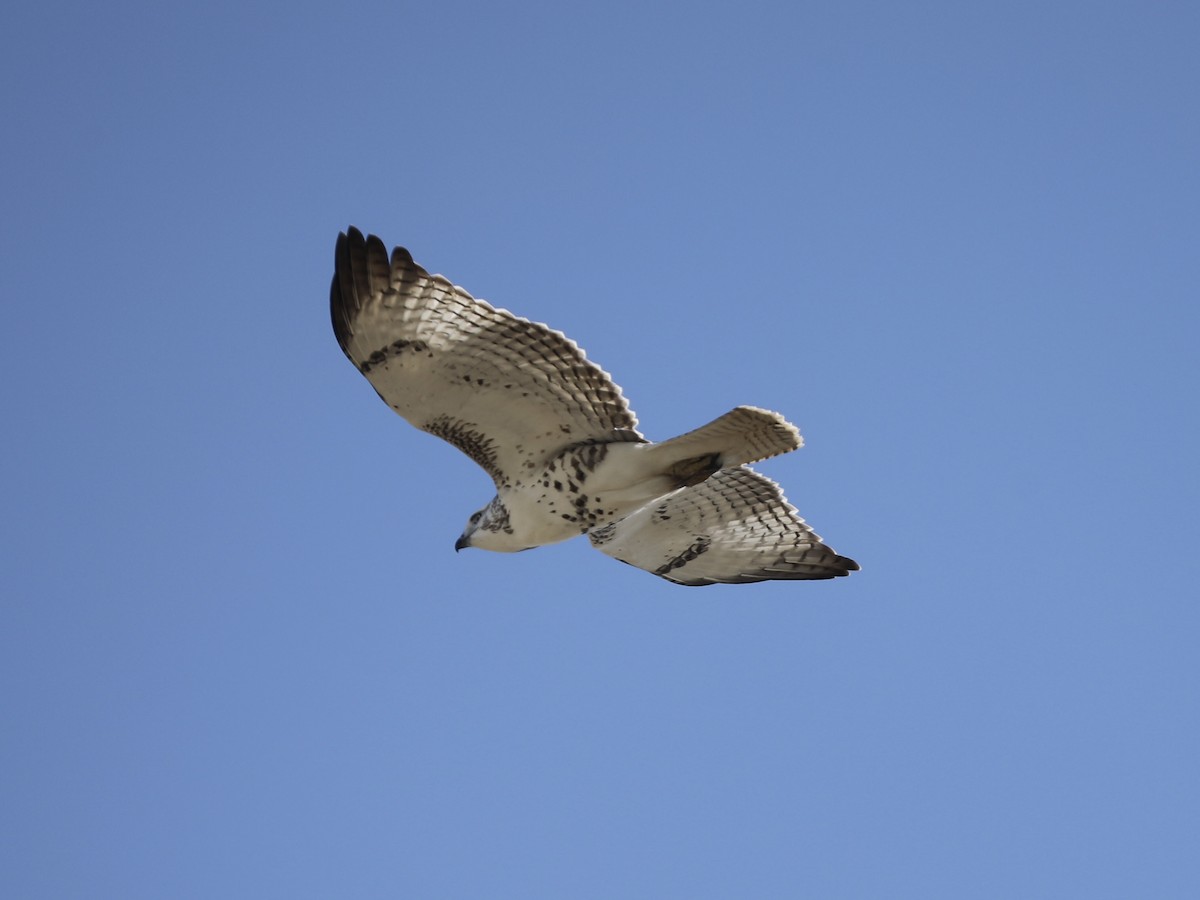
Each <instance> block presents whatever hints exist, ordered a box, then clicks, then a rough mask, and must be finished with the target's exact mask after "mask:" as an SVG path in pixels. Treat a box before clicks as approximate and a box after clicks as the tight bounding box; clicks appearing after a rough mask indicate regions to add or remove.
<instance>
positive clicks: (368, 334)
mask: <svg viewBox="0 0 1200 900" xmlns="http://www.w3.org/2000/svg"><path fill="white" fill-rule="evenodd" d="M335 260H336V263H335V265H336V271H335V274H334V276H333V286H332V289H331V291H330V314H331V316H332V319H333V331H334V334H336V335H337V339H338V343H339V344H341V347H342V350H343V351H345V353H346V356H348V357H349V358H350V361H351V362H352V363H354V365H355V366H357V367H358V370H359V371H360V372H362V373H363V374H364V375H365V376H366V377H367V380H368V381H370V382H371V384H372V386H373V387H374V388H375V390H376V391H377V392H378V393H379V396H380V397H382V398H383V400H384V402H385V403H387V404H388V406H390V407H391V408H392V409H394V410H395V411H396V412H398V413H399V414H400V415H402V416H404V418H406V419H407V420H408V421H409V422H411V423H412V424H413V425H415V426H417V427H418V428H420V429H423V430H424V431H428V432H429V433H431V434H435V435H437V436H438V437H441V438H444V439H445V440H447V441H449V442H450V443H452V444H454V446H456V447H458V449H460V450H462V451H463V452H464V453H466V454H467V455H468V456H469V457H471V459H473V460H475V462H477V463H479V465H481V466H483V468H484V469H486V470H487V473H488V474H489V475H491V476H492V480H493V481H495V482H496V484H497V486H501V485H503V484H506V483H511V482H512V481H513V480H515V479H516V478H518V477H519V475H520V473H521V471H522V467H525V468H528V469H529V470H535V469H536V470H540V467H541V465H542V464H543V463H544V462H545V461H546V460H547V459H548V458H549V457H550V456H552V455H553V454H554V453H555V452H556V451H558V450H560V449H561V448H563V447H565V446H567V445H570V444H577V443H580V442H583V441H641V440H644V439H643V438H642V436H641V435H640V434H639V433H638V431H637V419H636V418H635V417H634V415H633V413H632V412H631V411H630V409H629V405H628V404H627V403H626V402H625V398H624V397H622V396H621V389H620V388H619V387H617V386H616V385H615V384H613V382H612V380H611V379H610V378H609V376H608V375H607V373H605V372H604V371H603V370H601V369H600V368H599V367H598V366H596V365H595V364H593V363H591V362H588V360H587V359H586V358H585V357H584V355H583V351H582V350H580V349H579V347H578V346H576V344H575V342H574V341H572V340H570V339H568V338H567V337H566V336H565V335H563V334H561V333H560V332H557V331H552V330H550V329H549V328H547V327H546V326H545V325H539V324H537V323H535V322H530V321H529V320H527V319H521V318H518V317H516V316H514V315H512V314H511V313H509V312H508V311H507V310H503V309H495V308H493V307H492V306H491V305H489V304H487V303H485V302H483V301H482V300H476V299H475V298H474V297H472V296H471V295H470V294H468V293H467V292H466V291H465V290H463V289H462V288H461V287H458V286H456V285H453V284H451V283H450V282H449V281H447V280H446V279H445V278H443V277H442V276H440V275H430V274H429V273H428V272H426V271H425V270H424V269H422V268H421V267H420V266H418V265H417V264H416V263H414V262H413V259H412V256H410V255H409V253H408V251H407V250H405V249H403V248H401V247H397V248H396V249H395V250H394V251H393V252H392V255H391V258H390V260H389V258H388V252H387V248H386V247H385V246H384V244H383V242H382V241H381V240H380V239H379V238H377V237H375V236H374V235H372V236H370V237H367V238H364V237H363V235H362V232H360V231H358V230H357V229H355V228H351V229H350V230H349V233H347V234H342V235H339V236H338V242H337V252H336V257H335Z"/></svg>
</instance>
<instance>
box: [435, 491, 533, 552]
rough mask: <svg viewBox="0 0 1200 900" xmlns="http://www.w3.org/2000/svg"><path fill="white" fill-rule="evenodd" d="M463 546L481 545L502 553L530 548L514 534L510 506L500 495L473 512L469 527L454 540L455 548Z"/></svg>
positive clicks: (481, 547) (484, 548) (485, 548)
mask: <svg viewBox="0 0 1200 900" xmlns="http://www.w3.org/2000/svg"><path fill="white" fill-rule="evenodd" d="M463 547H479V548H480V549H481V550H495V551H498V552H500V553H515V552H516V551H518V550H528V549H529V545H528V544H526V543H524V542H522V541H520V540H519V539H517V538H516V537H515V536H514V534H513V527H512V523H511V522H510V521H509V516H508V507H506V506H505V505H504V503H503V502H501V500H500V498H499V497H493V498H492V502H491V503H489V504H488V505H487V506H485V507H484V508H483V509H481V510H479V511H478V512H473V513H471V518H470V519H468V520H467V527H466V528H464V529H463V533H462V535H461V536H460V537H459V539H458V540H457V541H455V542H454V549H455V550H461V549H462V548H463Z"/></svg>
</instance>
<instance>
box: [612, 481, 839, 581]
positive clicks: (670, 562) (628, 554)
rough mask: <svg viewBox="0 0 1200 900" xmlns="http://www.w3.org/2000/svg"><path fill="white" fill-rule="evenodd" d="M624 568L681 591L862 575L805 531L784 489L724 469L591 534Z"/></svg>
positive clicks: (806, 529)
mask: <svg viewBox="0 0 1200 900" xmlns="http://www.w3.org/2000/svg"><path fill="white" fill-rule="evenodd" d="M589 537H590V538H591V541H592V545H593V546H594V547H596V549H598V550H600V551H602V552H604V553H607V554H608V555H609V556H612V557H614V558H616V559H619V560H621V562H626V563H629V564H630V565H632V566H636V567H637V568H639V569H645V570H646V571H648V572H653V573H654V574H655V575H660V576H662V577H663V578H666V579H667V580H668V581H674V582H676V583H677V584H687V585H703V584H744V583H746V582H750V581H773V580H776V579H784V580H786V579H817V578H834V577H836V576H838V575H846V574H849V573H850V572H853V571H855V570H857V569H858V563H856V562H855V561H854V560H852V559H849V558H847V557H845V556H838V555H837V554H836V553H834V552H833V550H831V549H829V548H828V547H826V546H825V545H824V544H822V543H821V538H820V537H819V536H818V535H816V534H814V533H813V530H812V529H811V528H809V527H808V526H807V525H806V524H804V520H803V519H801V518H800V517H799V516H798V515H797V514H796V508H795V507H794V506H792V505H791V504H790V503H788V502H787V500H786V499H784V496H783V493H782V492H781V491H780V489H779V485H777V484H776V483H775V482H773V481H771V479H769V478H766V477H764V476H762V475H759V474H758V473H757V472H755V471H753V470H751V469H747V468H745V467H744V466H742V467H738V468H732V469H722V470H720V471H719V472H717V473H716V474H715V475H713V476H711V477H710V478H709V479H708V480H707V481H704V482H701V483H700V484H698V485H696V486H694V487H687V488H682V489H680V490H678V491H675V492H674V493H673V494H668V495H667V496H666V497H664V498H663V499H662V500H660V501H657V502H655V503H651V504H649V505H647V506H644V507H642V508H641V509H639V510H638V511H637V512H635V513H633V514H632V515H629V516H626V517H625V518H624V519H621V520H620V521H618V522H613V523H612V524H610V525H606V526H604V527H603V528H600V529H597V530H595V531H592V532H591V533H590V534H589Z"/></svg>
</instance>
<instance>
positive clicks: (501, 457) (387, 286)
mask: <svg viewBox="0 0 1200 900" xmlns="http://www.w3.org/2000/svg"><path fill="white" fill-rule="evenodd" d="M330 313H331V316H332V319H333V331H334V334H335V335H336V336H337V340H338V343H339V344H340V345H341V347H342V350H343V351H344V352H345V354H346V356H347V357H348V358H349V359H350V361H351V362H352V363H354V365H355V367H356V368H357V369H358V370H359V371H360V372H362V374H363V375H365V376H366V377H367V380H368V381H370V382H371V386H372V387H374V388H375V390H376V392H377V393H378V394H379V396H380V397H381V398H383V402H384V403H386V404H387V405H388V406H390V407H391V408H392V409H394V410H395V411H396V412H398V413H399V414H400V415H402V416H403V417H404V418H405V419H407V420H408V421H409V422H410V423H412V424H413V425H415V426H416V427H417V428H420V429H421V430H423V431H427V432H429V433H430V434H435V435H437V436H438V437H440V438H443V439H444V440H446V441H449V442H450V443H451V444H453V445H454V446H455V447H457V448H458V449H459V450H461V451H462V452H463V453H465V454H467V456H469V457H470V458H471V459H473V460H474V461H475V462H477V463H478V464H479V465H480V466H482V467H483V469H484V470H485V471H486V472H487V473H488V475H490V476H491V478H492V481H494V482H495V484H496V496H495V497H493V498H492V500H491V502H490V503H488V504H487V506H485V507H483V509H481V510H479V511H478V512H476V513H473V514H472V515H471V518H470V519H469V520H468V521H467V526H466V529H465V530H464V531H463V533H462V536H461V537H459V539H458V542H457V543H456V544H455V545H454V547H455V549H456V550H460V549H462V548H463V547H482V548H483V549H485V550H498V551H502V552H512V551H516V550H527V549H529V548H531V547H540V546H542V545H544V544H553V543H556V542H558V541H564V540H566V539H567V538H570V537H574V536H575V535H578V534H586V535H587V536H588V537H589V539H590V540H591V542H592V545H593V546H594V547H596V548H597V549H598V550H600V551H601V552H603V553H607V554H608V555H609V556H612V557H614V558H616V559H619V560H621V562H625V563H629V564H630V565H633V566H637V567H638V568H640V569H645V570H647V571H649V572H653V573H654V574H655V575H660V576H662V577H663V578H666V579H667V580H669V581H673V582H675V583H676V584H686V585H703V584H717V583H724V584H741V583H745V582H752V581H769V580H773V579H817V578H833V577H835V576H838V575H846V574H848V573H849V572H851V571H854V570H856V569H858V563H856V562H855V561H854V560H852V559H849V558H847V557H845V556H838V555H837V554H836V553H835V552H834V551H833V550H831V549H830V548H829V547H827V546H826V545H825V544H823V543H821V539H820V538H819V537H818V536H817V535H816V534H814V533H813V531H812V529H811V528H809V527H808V526H807V525H806V524H804V520H803V519H801V518H800V517H799V516H798V515H797V514H796V510H795V508H794V507H793V506H792V505H791V504H789V503H788V502H787V501H786V500H785V499H784V497H783V494H782V492H781V491H780V489H779V486H778V485H777V484H775V482H773V481H771V480H770V479H768V478H764V477H763V476H762V475H759V474H758V473H757V472H754V471H752V470H751V469H749V468H747V467H746V464H747V463H752V462H756V461H758V460H763V459H767V458H769V457H772V456H776V455H778V454H780V453H787V452H788V451H790V450H795V449H797V448H798V447H800V446H801V445H802V443H803V442H802V441H801V439H800V432H799V431H797V429H796V427H795V426H794V425H792V424H790V423H789V422H787V421H786V420H785V419H784V418H783V417H782V416H781V415H779V414H778V413H774V412H768V411H767V410H765V409H758V408H756V407H753V406H739V407H737V408H736V409H734V410H731V411H730V412H727V413H726V414H725V415H723V416H721V417H720V418H718V419H716V420H715V421H713V422H710V423H709V424H707V425H704V426H702V427H700V428H697V429H696V430H695V431H690V432H688V433H687V434H684V435H682V436H680V437H676V438H672V439H671V440H668V441H662V442H660V443H651V442H650V441H648V440H646V438H644V437H643V436H642V434H641V432H639V431H638V430H637V419H636V418H635V417H634V415H633V413H632V412H631V411H630V409H629V405H628V404H627V403H626V402H625V398H624V397H622V395H621V389H620V388H618V387H617V386H616V385H615V384H614V383H613V382H612V379H610V378H609V376H608V374H607V373H605V372H604V371H603V370H601V369H600V368H599V367H598V366H596V365H595V364H594V363H592V362H589V361H588V360H587V358H586V357H585V356H584V354H583V351H582V350H580V349H579V347H578V346H577V345H576V344H575V342H574V341H572V340H570V339H569V338H567V337H566V336H565V335H563V334H562V333H561V332H558V331H552V330H551V329H550V328H548V327H546V326H545V325H540V324H538V323H536V322H530V321H528V320H527V319H522V318H518V317H517V316H514V315H512V314H511V313H509V312H507V311H506V310H503V309H495V308H494V307H492V306H491V305H490V304H488V303H485V302H483V301H482V300H476V299H475V298H474V297H472V296H471V295H470V294H468V293H467V292H466V291H465V290H463V289H462V288H461V287H458V286H457V285H454V284H451V283H450V282H449V281H448V280H446V279H445V278H443V277H442V276H441V275H430V274H429V273H428V272H426V271H425V270H424V269H422V268H421V267H420V266H418V265H417V264H416V263H415V262H413V258H412V256H410V255H409V253H408V251H407V250H404V249H403V248H401V247H397V248H396V249H395V250H393V251H392V253H391V256H390V257H389V255H388V252H387V247H386V246H385V245H384V243H383V241H381V240H380V239H379V238H377V237H375V236H374V235H372V236H370V237H365V238H364V237H363V235H362V232H360V231H358V230H357V229H355V228H351V229H350V230H349V231H348V232H347V233H345V234H341V235H339V236H338V242H337V250H336V254H335V274H334V276H333V287H332V289H331V292H330Z"/></svg>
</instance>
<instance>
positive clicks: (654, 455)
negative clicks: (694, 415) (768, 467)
mask: <svg viewBox="0 0 1200 900" xmlns="http://www.w3.org/2000/svg"><path fill="white" fill-rule="evenodd" d="M803 445H804V440H803V439H802V438H801V437H800V431H799V429H797V428H796V426H795V425H793V424H791V423H790V422H788V421H787V420H786V419H785V418H784V417H783V416H781V415H780V414H779V413H775V412H770V411H769V410H765V409H759V408H758V407H756V406H739V407H737V408H736V409H732V410H730V411H729V412H727V413H725V415H723V416H721V417H720V418H719V419H714V420H713V421H711V422H709V423H708V424H707V425H702V426H700V427H699V428H697V429H696V430H695V431H689V432H688V433H687V434H682V435H680V436H679V437H676V438H671V439H670V440H669V441H663V442H662V443H660V444H653V445H651V446H650V447H648V448H646V451H645V452H646V454H647V457H648V459H647V461H648V462H649V461H650V460H654V461H655V462H656V463H657V465H656V468H658V469H659V470H660V471H665V472H667V473H669V474H671V475H673V476H674V477H675V478H676V479H677V480H678V482H679V486H684V485H693V484H699V483H700V482H702V481H704V479H706V478H708V477H709V476H710V475H712V474H713V473H714V472H716V471H717V470H719V469H727V468H730V467H732V466H741V465H745V464H746V463H752V462H757V461H759V460H762V459H768V458H770V457H772V456H778V455H779V454H780V453H788V452H790V451H792V450H796V449H797V448H799V447H802V446H803Z"/></svg>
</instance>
